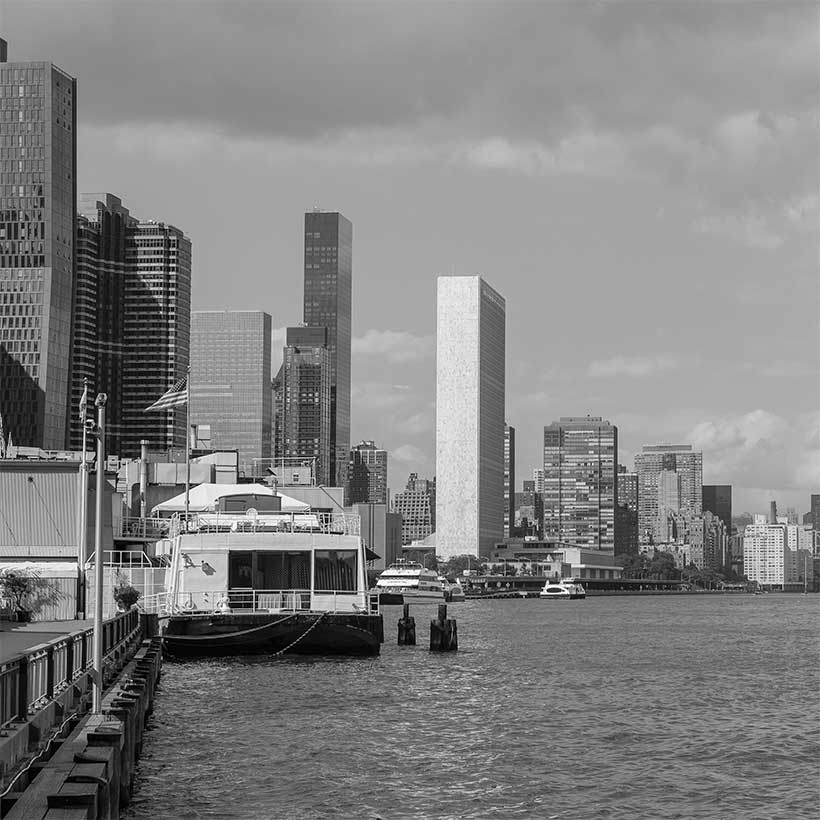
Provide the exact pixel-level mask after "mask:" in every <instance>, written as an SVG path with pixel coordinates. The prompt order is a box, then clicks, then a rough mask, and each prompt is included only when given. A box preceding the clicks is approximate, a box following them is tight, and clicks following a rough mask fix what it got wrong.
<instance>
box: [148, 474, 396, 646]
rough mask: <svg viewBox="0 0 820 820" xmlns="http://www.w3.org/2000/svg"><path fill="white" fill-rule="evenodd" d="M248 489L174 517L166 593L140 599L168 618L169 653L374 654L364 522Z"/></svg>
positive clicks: (377, 639) (377, 619)
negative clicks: (362, 534)
mask: <svg viewBox="0 0 820 820" xmlns="http://www.w3.org/2000/svg"><path fill="white" fill-rule="evenodd" d="M211 486H212V487H214V488H216V487H218V485H211ZM245 486H247V485H245ZM197 489H199V488H197ZM243 489H244V488H243V485H236V486H235V487H233V488H231V489H229V490H217V489H214V493H215V494H216V495H217V496H218V497H216V498H212V499H210V500H209V503H207V505H206V508H202V507H200V509H198V510H197V511H196V512H192V513H190V514H189V515H188V517H187V520H186V519H184V518H182V517H180V516H179V515H178V514H177V515H175V516H174V517H173V518H172V519H171V520H170V521H169V527H170V532H169V537H168V538H167V539H166V540H165V544H166V545H167V548H168V567H167V570H166V582H165V585H164V586H165V591H164V592H162V593H159V594H157V595H154V596H150V597H149V598H146V599H143V600H142V601H141V602H140V603H141V606H142V608H143V609H144V610H146V611H155V612H157V613H158V614H159V615H160V620H161V622H164V627H165V628H164V631H163V636H162V642H163V649H164V651H165V652H166V653H167V654H169V655H171V656H175V657H201V656H209V655H229V654H245V653H253V652H261V653H265V654H271V655H279V654H282V653H283V652H298V653H312V654H363V655H371V654H372V655H376V654H378V653H379V645H380V643H381V642H382V640H383V625H382V618H381V614H380V613H379V607H378V599H377V598H376V596H374V595H371V594H370V593H369V592H368V590H367V585H366V577H367V573H366V562H367V553H366V550H365V547H364V544H363V542H362V539H361V537H360V533H359V517H358V516H352V515H346V514H329V513H319V512H314V511H312V510H311V509H310V508H309V507H308V505H307V504H298V502H297V503H295V504H292V505H290V508H289V509H287V511H286V510H285V509H284V508H283V507H284V505H283V503H282V502H283V500H285V499H287V496H280V495H279V494H277V493H275V492H272V491H268V492H269V493H270V495H267V494H264V495H263V494H262V493H261V492H256V493H248V492H247V491H245V492H243ZM288 501H290V499H288Z"/></svg>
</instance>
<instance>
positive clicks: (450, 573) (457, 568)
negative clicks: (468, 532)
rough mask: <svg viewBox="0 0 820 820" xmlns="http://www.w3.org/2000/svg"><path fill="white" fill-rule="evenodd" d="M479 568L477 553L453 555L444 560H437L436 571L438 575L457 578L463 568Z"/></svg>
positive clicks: (479, 562) (479, 560) (479, 561)
mask: <svg viewBox="0 0 820 820" xmlns="http://www.w3.org/2000/svg"><path fill="white" fill-rule="evenodd" d="M468 567H469V568H470V569H481V559H480V558H479V557H478V556H477V555H468V554H466V553H465V554H464V555H454V556H453V557H452V558H448V559H447V560H446V561H439V565H438V572H439V575H444V576H446V577H447V578H457V577H458V576H459V575H461V574H463V572H464V570H465V569H467V568H468Z"/></svg>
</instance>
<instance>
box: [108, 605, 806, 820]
mask: <svg viewBox="0 0 820 820" xmlns="http://www.w3.org/2000/svg"><path fill="white" fill-rule="evenodd" d="M413 610H414V611H413V612H412V614H414V615H415V618H416V624H417V633H418V638H419V645H418V646H416V647H399V646H396V619H397V618H398V616H399V614H400V608H397V607H389V608H386V610H385V616H386V617H385V635H386V643H385V644H384V646H383V647H382V654H381V656H380V657H377V658H366V659H323V658H316V659H314V658H298V657H283V658H277V659H273V660H268V659H266V658H260V657H254V658H241V659H230V660H214V661H207V662H188V663H170V662H166V664H165V665H164V667H163V676H162V681H161V686H160V689H159V691H158V696H157V700H156V705H155V711H154V714H153V716H152V717H151V719H150V723H149V730H148V732H147V733H146V735H145V739H144V747H143V756H142V758H141V760H140V762H139V765H138V770H137V779H136V790H135V795H134V799H133V802H132V804H131V806H130V807H129V809H128V810H127V812H126V813H125V814H124V816H125V817H126V818H130V819H131V820H142V819H143V818H144V819H145V820H148V819H149V818H150V819H151V820H156V819H157V818H175V819H176V818H180V819H182V820H184V819H185V818H191V820H194V818H196V820H199V818H220V820H233V819H234V818H235V819H236V820H278V819H279V818H282V820H314V819H317V820H318V818H335V817H339V818H348V817H356V818H384V820H390V819H392V818H516V817H522V818H523V817H527V818H530V817H532V818H744V820H746V819H747V818H767V820H774V819H775V818H784V820H786V818H788V819H789V820H802V818H807V819H808V818H817V817H818V816H820V779H819V778H818V762H820V662H819V658H820V652H819V651H818V650H819V649H820V641H819V640H818V636H819V635H820V595H808V596H804V595H777V594H771V595H765V596H754V595H743V594H737V595H689V596H672V595H669V596H650V597H639V596H624V597H614V596H613V597H609V596H607V597H595V598H588V599H587V600H585V601H541V600H537V599H528V600H498V601H468V602H466V603H460V604H453V605H451V606H450V614H451V616H453V617H456V618H457V619H458V626H459V645H460V650H459V651H458V652H457V653H448V654H431V653H430V652H429V651H428V650H427V641H428V639H429V619H430V617H432V616H433V615H434V613H435V607H434V606H418V607H413Z"/></svg>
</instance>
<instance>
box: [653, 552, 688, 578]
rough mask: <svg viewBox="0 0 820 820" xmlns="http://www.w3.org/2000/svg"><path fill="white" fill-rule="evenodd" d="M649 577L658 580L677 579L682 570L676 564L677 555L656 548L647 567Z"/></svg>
mask: <svg viewBox="0 0 820 820" xmlns="http://www.w3.org/2000/svg"><path fill="white" fill-rule="evenodd" d="M646 573H647V577H648V578H651V579H653V580H657V581H677V580H678V579H679V578H680V570H679V569H678V568H677V567H676V566H675V556H674V555H670V554H669V553H668V552H661V551H660V550H655V554H654V556H653V557H652V558H651V559H650V560H649V562H648V564H647V567H646Z"/></svg>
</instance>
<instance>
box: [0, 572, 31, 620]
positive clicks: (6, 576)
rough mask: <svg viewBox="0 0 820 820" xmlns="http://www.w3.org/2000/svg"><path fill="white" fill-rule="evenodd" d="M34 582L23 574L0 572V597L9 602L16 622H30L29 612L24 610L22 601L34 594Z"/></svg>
mask: <svg viewBox="0 0 820 820" xmlns="http://www.w3.org/2000/svg"><path fill="white" fill-rule="evenodd" d="M34 581H35V579H34V578H32V577H31V576H30V575H27V574H26V573H25V572H15V571H13V570H6V571H5V572H0V595H2V596H3V597H4V598H7V599H8V600H9V601H10V602H11V609H12V612H14V617H15V620H17V621H22V622H28V621H30V620H31V611H30V610H28V609H27V608H26V606H25V603H24V601H25V599H26V598H28V597H29V596H30V595H31V594H32V593H33V592H34Z"/></svg>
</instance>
